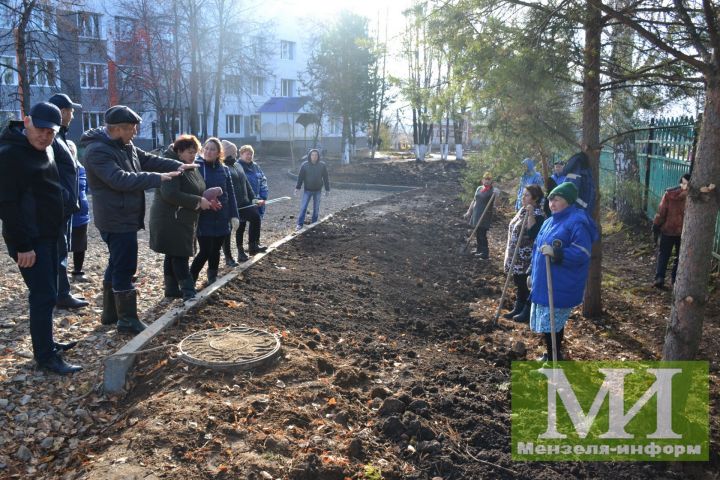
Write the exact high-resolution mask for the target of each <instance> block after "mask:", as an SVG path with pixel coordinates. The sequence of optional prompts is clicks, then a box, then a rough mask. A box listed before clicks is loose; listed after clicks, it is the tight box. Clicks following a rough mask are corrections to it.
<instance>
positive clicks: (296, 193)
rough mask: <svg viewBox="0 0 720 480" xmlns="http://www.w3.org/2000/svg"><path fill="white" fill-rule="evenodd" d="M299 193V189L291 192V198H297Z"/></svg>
mask: <svg viewBox="0 0 720 480" xmlns="http://www.w3.org/2000/svg"><path fill="white" fill-rule="evenodd" d="M299 193H300V189H299V188H296V189H295V191H294V192H293V197H297V196H298V194H299Z"/></svg>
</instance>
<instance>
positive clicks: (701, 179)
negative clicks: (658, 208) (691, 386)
mask: <svg viewBox="0 0 720 480" xmlns="http://www.w3.org/2000/svg"><path fill="white" fill-rule="evenodd" d="M705 81H706V85H707V86H706V90H705V112H704V115H703V123H702V127H701V128H700V139H699V141H698V146H697V154H696V157H695V163H694V167H693V172H692V177H691V179H690V191H689V194H688V198H687V203H686V206H685V220H684V223H683V232H682V238H683V240H684V241H683V242H682V244H681V245H680V259H679V261H680V263H679V265H678V273H677V279H676V281H675V289H674V292H673V308H672V312H671V314H670V321H669V323H668V327H667V331H666V334H665V345H664V347H663V360H693V359H694V358H695V356H696V355H697V352H698V348H699V346H700V340H701V338H702V326H703V320H704V315H705V306H706V304H707V296H708V280H709V276H710V269H711V262H710V256H711V252H712V247H713V237H714V232H715V222H716V221H717V214H718V205H719V203H720V198H719V197H720V195H719V193H718V190H719V188H715V189H713V190H711V191H709V192H707V193H702V192H701V191H700V189H701V188H702V187H706V186H708V185H709V184H714V185H718V186H720V159H718V152H720V135H718V134H717V132H718V131H720V73H718V72H717V70H713V72H712V73H708V74H706V75H705ZM690 239H692V241H689V240H690Z"/></svg>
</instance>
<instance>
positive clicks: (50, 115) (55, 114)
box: [30, 102, 62, 132]
mask: <svg viewBox="0 0 720 480" xmlns="http://www.w3.org/2000/svg"><path fill="white" fill-rule="evenodd" d="M30 118H32V123H33V125H34V126H35V127H37V128H52V129H53V130H55V131H56V132H57V131H59V130H60V126H61V125H62V115H61V114H60V109H59V108H58V107H56V106H55V105H53V104H52V103H48V102H40V103H36V104H35V105H33V106H32V108H31V109H30Z"/></svg>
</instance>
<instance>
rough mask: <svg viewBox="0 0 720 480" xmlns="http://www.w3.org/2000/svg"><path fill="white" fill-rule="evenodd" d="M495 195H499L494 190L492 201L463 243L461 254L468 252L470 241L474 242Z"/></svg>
mask: <svg viewBox="0 0 720 480" xmlns="http://www.w3.org/2000/svg"><path fill="white" fill-rule="evenodd" d="M495 197H497V192H493V194H492V197H490V201H488V203H487V205H485V209H484V210H483V212H482V215H480V220H478V222H477V224H476V225H475V228H473V231H472V232H470V237H469V238H468V239H467V242H465V245H463V247H462V248H461V249H460V253H461V254H463V253H466V252H467V249H468V247H469V246H470V242H472V239H473V237H474V236H475V232H476V231H477V229H478V227H480V224H481V223H482V221H483V220H484V219H485V214H487V212H488V210H490V205H492V204H493V202H494V201H495Z"/></svg>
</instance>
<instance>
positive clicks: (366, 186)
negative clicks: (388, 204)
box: [287, 170, 422, 192]
mask: <svg viewBox="0 0 720 480" xmlns="http://www.w3.org/2000/svg"><path fill="white" fill-rule="evenodd" d="M287 175H288V177H290V178H291V179H293V180H297V178H298V176H297V174H295V173H293V172H292V170H288V171H287ZM332 186H333V187H336V188H345V189H348V190H378V191H380V192H407V191H408V190H415V189H416V188H422V187H411V186H408V185H381V184H377V183H349V182H332Z"/></svg>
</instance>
